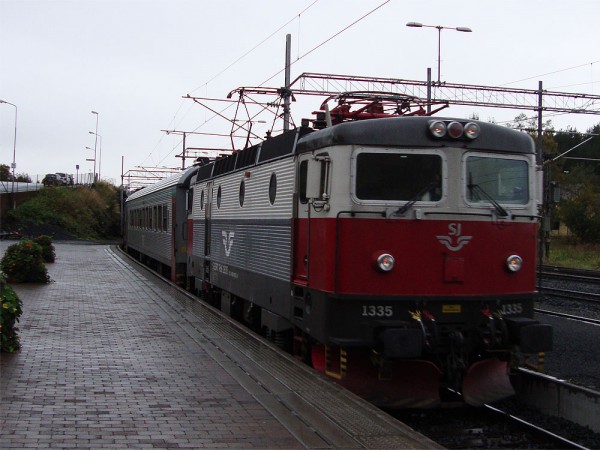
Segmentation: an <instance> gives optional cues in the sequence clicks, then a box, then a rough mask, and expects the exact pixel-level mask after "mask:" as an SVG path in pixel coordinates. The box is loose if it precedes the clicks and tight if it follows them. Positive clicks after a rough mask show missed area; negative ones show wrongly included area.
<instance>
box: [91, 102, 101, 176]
mask: <svg viewBox="0 0 600 450" xmlns="http://www.w3.org/2000/svg"><path fill="white" fill-rule="evenodd" d="M92 114H96V133H95V135H96V138H95V140H94V183H95V182H96V147H97V145H98V118H99V117H100V114H98V113H97V112H96V111H92Z"/></svg>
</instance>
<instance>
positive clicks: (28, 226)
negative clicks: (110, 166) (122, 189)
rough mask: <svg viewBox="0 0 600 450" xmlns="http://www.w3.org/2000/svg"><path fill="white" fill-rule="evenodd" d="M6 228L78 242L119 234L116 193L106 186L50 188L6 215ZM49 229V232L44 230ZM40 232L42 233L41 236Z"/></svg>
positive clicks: (118, 207) (115, 190)
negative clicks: (63, 235)
mask: <svg viewBox="0 0 600 450" xmlns="http://www.w3.org/2000/svg"><path fill="white" fill-rule="evenodd" d="M5 226H8V227H9V228H10V229H11V230H22V231H23V232H24V234H31V230H34V231H35V234H36V235H39V234H53V233H52V230H53V229H56V230H61V231H64V232H66V233H68V234H69V235H71V236H74V237H76V238H79V239H101V238H110V237H114V236H117V235H118V234H119V232H120V204H119V191H118V189H117V188H116V187H115V186H112V185H110V184H108V183H104V182H98V183H96V184H95V185H94V186H93V187H87V186H82V187H76V188H72V187H51V188H44V189H42V190H41V191H40V192H39V193H38V195H36V196H35V197H33V198H32V199H30V200H28V201H27V202H25V203H23V204H22V205H20V206H19V207H18V208H17V209H14V210H10V211H9V212H8V213H7V220H6V222H5ZM44 227H46V228H48V230H50V231H48V232H46V231H45V228H44ZM39 230H43V231H42V233H40V232H39Z"/></svg>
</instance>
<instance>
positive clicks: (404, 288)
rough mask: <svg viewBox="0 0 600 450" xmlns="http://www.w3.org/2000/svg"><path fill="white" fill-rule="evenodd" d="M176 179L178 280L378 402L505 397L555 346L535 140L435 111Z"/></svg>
mask: <svg viewBox="0 0 600 450" xmlns="http://www.w3.org/2000/svg"><path fill="white" fill-rule="evenodd" d="M188 184H189V188H188V187H187V185H188ZM180 185H182V186H185V188H184V189H187V196H186V199H185V201H183V200H182V199H180V198H178V199H177V204H176V208H177V209H178V210H179V209H180V210H181V211H182V212H185V215H186V217H185V219H184V220H182V219H178V220H179V222H178V224H177V227H172V228H171V229H172V230H178V229H180V228H181V230H182V231H181V233H182V235H185V236H186V245H185V246H181V250H183V251H180V252H178V254H179V255H180V256H181V255H182V254H183V253H185V257H186V260H185V264H183V265H180V264H172V267H173V268H174V270H175V272H177V273H175V274H174V278H179V279H181V278H182V277H184V278H185V280H186V285H187V287H188V288H189V289H190V290H193V291H195V292H196V293H198V294H199V295H201V296H203V297H204V298H205V299H207V300H208V301H210V302H211V303H212V304H213V305H215V306H217V307H218V308H220V309H221V310H223V311H225V312H226V313H228V314H230V315H232V316H234V317H236V318H237V319H239V320H241V321H243V322H245V323H247V324H248V325H249V326H251V327H253V328H254V329H256V330H257V331H259V332H261V333H263V334H264V335H265V336H266V337H268V338H269V339H272V340H273V341H275V342H277V343H278V344H279V345H281V346H283V347H288V348H289V349H290V350H291V351H293V352H294V354H296V355H298V356H299V357H301V358H303V359H304V360H306V361H307V362H309V363H310V364H312V366H313V367H315V368H316V369H317V370H320V371H322V372H324V373H326V374H327V375H328V376H331V377H333V378H335V379H336V380H337V381H338V382H339V383H341V384H342V385H344V386H347V387H348V388H349V389H351V390H353V391H354V392H356V393H357V394H359V395H361V396H363V397H365V398H367V399H368V400H370V401H372V402H374V403H376V404H379V405H383V406H393V407H398V406H400V407H405V406H417V407H430V406H434V405H437V404H439V402H440V388H442V387H452V388H455V389H457V390H459V391H461V392H462V394H463V396H464V399H465V401H466V402H467V403H470V404H475V405H478V404H481V403H482V402H488V401H493V400H496V399H499V398H503V397H506V396H508V395H511V394H512V393H513V391H512V387H511V385H510V381H509V373H510V368H511V366H512V365H513V364H514V363H515V361H517V358H518V357H519V355H523V354H526V355H527V354H535V353H540V352H546V351H548V350H550V349H551V346H552V329H551V327H550V326H548V325H545V324H541V323H539V322H538V321H537V320H535V319H534V317H533V306H534V302H535V300H536V297H537V291H536V283H535V281H536V242H537V227H538V215H537V213H538V206H539V202H540V195H541V193H540V187H539V183H538V172H537V170H536V163H535V152H534V146H533V141H532V139H531V138H530V137H529V136H528V135H526V134H524V133H521V132H518V131H515V130H511V129H508V128H505V127H501V126H498V125H494V124H489V123H484V122H479V121H474V120H460V119H450V118H433V117H390V118H376V119H369V120H359V121H353V122H343V121H341V123H337V124H334V125H333V126H329V127H325V128H324V129H317V130H315V129H313V128H310V127H308V126H302V127H300V128H297V129H295V130H292V131H288V132H284V133H283V134H281V135H279V136H276V137H271V138H268V139H266V140H264V141H263V142H262V143H261V144H258V145H255V146H252V147H248V148H246V149H244V150H241V151H238V152H234V153H233V154H232V155H229V156H226V157H223V158H220V159H217V160H216V161H213V162H210V163H207V164H203V165H199V166H197V167H195V168H194V169H190V172H189V173H188V175H186V182H185V183H180ZM142 192H143V191H142ZM142 197H143V194H139V195H138V197H137V198H135V199H133V200H135V201H136V202H138V203H139V202H140V198H142ZM127 203H128V204H129V203H130V200H128V202H127ZM132 203H133V202H132ZM130 223H131V219H130ZM133 223H134V225H133V227H129V228H128V233H130V232H132V231H133V229H135V222H133ZM136 251H139V252H141V253H143V252H144V250H143V249H138V250H136ZM173 256H175V255H173Z"/></svg>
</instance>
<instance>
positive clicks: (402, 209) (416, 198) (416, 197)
mask: <svg viewBox="0 0 600 450" xmlns="http://www.w3.org/2000/svg"><path fill="white" fill-rule="evenodd" d="M437 185H438V181H432V182H431V183H429V184H428V185H427V186H425V187H424V188H423V189H421V190H420V191H419V192H417V193H416V194H415V195H414V196H413V197H412V198H411V199H410V200H409V201H407V202H406V203H405V204H404V205H402V206H401V207H400V208H399V209H398V211H396V213H395V214H394V215H395V216H403V215H404V214H405V213H406V211H408V210H409V209H410V208H412V206H413V205H414V204H415V203H417V202H418V201H419V200H420V199H421V197H422V196H423V195H425V193H426V192H428V191H430V190H432V189H433V188H435V187H436V186H437Z"/></svg>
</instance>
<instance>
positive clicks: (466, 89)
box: [290, 72, 600, 114]
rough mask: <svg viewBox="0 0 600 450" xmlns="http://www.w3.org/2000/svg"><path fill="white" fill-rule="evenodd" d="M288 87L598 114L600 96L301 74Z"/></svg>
mask: <svg viewBox="0 0 600 450" xmlns="http://www.w3.org/2000/svg"><path fill="white" fill-rule="evenodd" d="M290 87H291V89H292V92H293V93H294V94H295V95H296V94H305V95H320V96H327V95H335V94H338V93H342V92H351V91H373V92H387V93H390V94H399V95H406V96H410V97H416V98H419V99H422V100H424V101H425V100H426V101H428V102H438V103H440V102H447V103H449V104H453V105H468V106H481V107H492V108H510V109H526V110H536V111H539V110H540V109H541V110H542V111H548V112H550V111H551V112H565V113H574V114H600V95H590V94H576V93H567V92H554V91H546V90H543V89H541V82H540V89H516V88H508V87H497V86H480V85H469V84H458V83H436V82H431V81H430V82H427V81H415V80H403V79H395V78H374V77H364V76H348V75H332V74H321V73H306V72H305V73H303V74H301V75H300V76H299V77H298V78H296V79H295V80H294V81H292V82H291V84H290Z"/></svg>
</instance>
